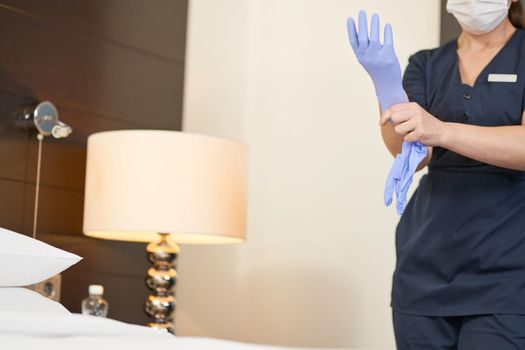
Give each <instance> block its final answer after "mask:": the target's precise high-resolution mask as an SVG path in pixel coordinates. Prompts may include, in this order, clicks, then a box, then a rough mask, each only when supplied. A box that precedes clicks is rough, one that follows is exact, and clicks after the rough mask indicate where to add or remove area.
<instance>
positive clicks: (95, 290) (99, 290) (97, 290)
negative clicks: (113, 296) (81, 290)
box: [89, 284, 104, 295]
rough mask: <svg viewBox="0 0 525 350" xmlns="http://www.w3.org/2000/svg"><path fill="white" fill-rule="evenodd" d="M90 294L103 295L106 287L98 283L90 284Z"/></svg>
mask: <svg viewBox="0 0 525 350" xmlns="http://www.w3.org/2000/svg"><path fill="white" fill-rule="evenodd" d="M89 294H92V295H102V294H104V287H103V286H101V285H98V284H92V285H90V286H89Z"/></svg>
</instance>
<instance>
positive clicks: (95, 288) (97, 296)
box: [82, 284, 109, 317]
mask: <svg viewBox="0 0 525 350" xmlns="http://www.w3.org/2000/svg"><path fill="white" fill-rule="evenodd" d="M103 294H104V287H102V286H99V285H96V284H93V285H90V286H89V296H88V297H87V298H86V299H84V300H82V314H83V315H92V316H99V317H106V316H107V315H108V309H109V305H108V302H107V301H106V300H105V299H104V298H102V295H103Z"/></svg>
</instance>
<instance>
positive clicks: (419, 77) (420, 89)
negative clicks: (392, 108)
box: [403, 51, 428, 110]
mask: <svg viewBox="0 0 525 350" xmlns="http://www.w3.org/2000/svg"><path fill="white" fill-rule="evenodd" d="M426 62H427V52H426V51H419V52H417V53H415V54H413V55H412V56H410V58H409V59H408V66H407V68H406V69H405V74H404V75H403V88H404V89H405V92H406V94H407V96H408V100H409V101H410V102H416V103H417V104H419V105H420V106H421V107H423V108H424V109H426V110H428V103H427V74H426Z"/></svg>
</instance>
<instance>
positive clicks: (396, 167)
mask: <svg viewBox="0 0 525 350" xmlns="http://www.w3.org/2000/svg"><path fill="white" fill-rule="evenodd" d="M347 28H348V38H349V39H350V44H351V45H352V49H353V50H354V52H355V55H356V56H357V60H358V61H359V63H360V64H361V65H362V66H363V67H364V68H365V70H366V71H367V72H368V75H370V77H371V78H372V81H373V83H374V87H375V90H376V95H377V99H378V101H379V105H380V106H381V112H384V111H385V110H386V109H388V108H389V107H390V106H392V105H393V104H396V103H403V102H408V99H407V96H406V94H405V91H404V90H403V84H402V78H401V67H400V65H399V61H398V59H397V56H396V53H395V51H394V41H393V35H392V27H391V26H390V24H387V25H385V31H384V40H383V41H384V43H383V44H381V42H380V41H379V16H378V15H377V14H374V15H372V20H371V25H370V37H368V24H367V16H366V13H365V12H364V11H360V12H359V33H357V31H356V27H355V22H354V19H353V18H351V17H349V18H348V20H347ZM426 155H427V148H426V146H425V145H423V144H422V143H421V142H419V141H418V142H403V145H402V149H401V153H400V154H398V155H397V157H396V159H395V161H394V164H393V165H392V168H391V169H390V172H389V174H388V177H387V180H386V184H385V192H384V196H385V198H384V200H385V205H387V206H389V205H390V204H391V203H392V196H393V194H394V191H395V194H396V210H397V213H398V214H399V215H401V214H403V211H404V210H405V205H406V199H407V193H408V189H409V187H410V184H411V183H412V178H413V176H414V173H415V171H416V169H417V166H418V165H419V163H421V161H422V160H423V159H424V158H425V157H426Z"/></svg>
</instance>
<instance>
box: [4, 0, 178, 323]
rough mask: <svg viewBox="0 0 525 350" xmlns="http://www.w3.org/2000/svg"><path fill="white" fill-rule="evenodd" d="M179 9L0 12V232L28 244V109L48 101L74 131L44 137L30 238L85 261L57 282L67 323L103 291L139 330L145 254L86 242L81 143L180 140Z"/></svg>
mask: <svg viewBox="0 0 525 350" xmlns="http://www.w3.org/2000/svg"><path fill="white" fill-rule="evenodd" d="M186 12H187V1H186V0H155V1H142V0H90V1H80V0H46V1H40V0H16V1H14V0H0V50H1V51H2V58H1V59H0V161H2V166H1V167H0V206H1V207H0V226H1V227H5V228H8V229H11V230H14V231H17V232H21V233H25V234H28V235H30V234H31V232H32V226H33V206H34V195H35V179H36V169H37V168H36V164H37V150H38V142H37V140H36V132H35V129H34V127H33V125H32V124H31V123H27V122H22V121H20V120H17V118H16V115H17V113H19V111H20V110H21V109H22V108H23V107H24V106H27V105H30V104H35V103H37V102H38V101H43V100H50V101H52V102H53V103H54V104H55V105H56V106H57V108H58V110H59V115H60V119H61V120H62V121H64V122H66V123H67V124H69V125H71V126H72V127H73V129H74V131H73V134H72V135H70V137H68V138H66V139H61V140H55V139H52V138H51V137H46V138H45V139H44V144H43V153H42V173H41V187H40V204H39V219H38V230H37V232H38V238H39V239H41V240H43V241H45V242H48V243H50V244H52V245H54V246H57V247H60V248H63V249H65V250H68V251H71V252H73V253H76V254H79V255H80V256H82V257H84V259H83V260H82V261H81V262H80V263H78V264H77V265H75V266H73V267H72V268H70V269H69V270H67V271H65V272H64V273H63V288H62V302H63V304H64V305H65V306H66V307H67V308H69V309H70V310H71V311H73V312H79V311H80V302H81V300H82V299H83V298H84V297H85V296H86V295H87V286H88V285H89V284H93V283H100V284H103V285H104V286H105V289H106V296H107V299H108V300H109V302H110V317H112V318H115V319H119V320H123V321H127V322H135V323H144V322H146V321H147V317H146V316H145V314H144V312H143V311H142V307H143V302H144V299H145V297H146V294H147V290H146V288H145V285H144V274H145V272H146V268H147V267H148V262H147V260H146V254H145V244H140V243H127V242H113V241H104V240H98V239H93V238H89V237H85V236H83V235H82V215H83V200H84V199H83V196H84V179H85V161H86V141H87V137H88V136H89V135H90V134H92V133H94V132H99V131H105V130H120V129H168V130H180V129H181V125H182V115H181V114H182V93H183V77H184V57H185V37H186V16H187V14H186Z"/></svg>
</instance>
